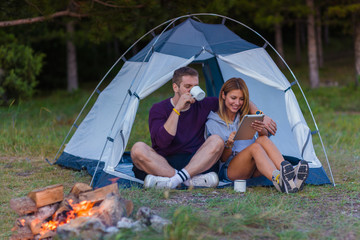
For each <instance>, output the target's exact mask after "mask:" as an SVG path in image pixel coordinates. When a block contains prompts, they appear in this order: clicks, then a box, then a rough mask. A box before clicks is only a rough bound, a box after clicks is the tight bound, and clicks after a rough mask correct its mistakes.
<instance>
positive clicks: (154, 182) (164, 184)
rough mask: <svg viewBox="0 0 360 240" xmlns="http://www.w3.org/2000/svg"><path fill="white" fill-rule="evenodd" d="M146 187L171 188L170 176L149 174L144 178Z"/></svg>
mask: <svg viewBox="0 0 360 240" xmlns="http://www.w3.org/2000/svg"><path fill="white" fill-rule="evenodd" d="M144 188H156V189H170V188H171V182H170V178H168V177H159V176H154V175H151V174H148V175H146V177H145V179H144Z"/></svg>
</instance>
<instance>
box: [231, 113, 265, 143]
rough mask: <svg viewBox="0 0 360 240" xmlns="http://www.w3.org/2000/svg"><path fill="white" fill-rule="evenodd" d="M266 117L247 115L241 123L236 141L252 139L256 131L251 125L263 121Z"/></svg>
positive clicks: (262, 115)
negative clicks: (256, 121)
mask: <svg viewBox="0 0 360 240" xmlns="http://www.w3.org/2000/svg"><path fill="white" fill-rule="evenodd" d="M264 116H265V115H264V114H259V115H245V116H244V117H243V119H242V120H241V122H240V126H239V129H238V130H237V132H236V134H235V136H234V140H249V139H252V138H253V137H254V135H255V133H256V130H255V129H253V128H252V127H251V123H252V122H253V121H255V120H258V121H263V120H264Z"/></svg>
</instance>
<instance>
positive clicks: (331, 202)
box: [0, 65, 360, 239]
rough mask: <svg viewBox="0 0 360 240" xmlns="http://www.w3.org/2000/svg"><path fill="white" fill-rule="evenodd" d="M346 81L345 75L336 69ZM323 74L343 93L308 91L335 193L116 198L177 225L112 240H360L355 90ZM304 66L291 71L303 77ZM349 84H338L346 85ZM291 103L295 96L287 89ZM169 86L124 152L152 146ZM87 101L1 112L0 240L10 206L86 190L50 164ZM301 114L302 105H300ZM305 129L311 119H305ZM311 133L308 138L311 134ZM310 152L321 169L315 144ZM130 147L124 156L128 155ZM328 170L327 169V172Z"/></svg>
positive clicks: (58, 97)
mask: <svg viewBox="0 0 360 240" xmlns="http://www.w3.org/2000/svg"><path fill="white" fill-rule="evenodd" d="M339 67H340V68H341V69H344V71H345V72H349V71H350V69H351V67H349V66H348V67H346V66H344V65H341V66H339ZM326 69H327V70H326V71H325V72H324V73H323V75H325V76H332V77H333V78H334V79H336V80H337V81H339V82H340V83H341V82H345V84H340V86H339V87H322V88H319V89H309V88H307V87H306V84H305V87H304V92H305V94H306V96H307V99H308V101H309V104H310V106H311V108H312V110H313V112H314V115H315V118H316V121H317V125H318V127H319V130H320V132H321V135H322V138H323V141H324V144H325V146H326V150H327V154H328V157H329V161H330V163H331V166H332V170H333V174H334V178H335V181H336V183H337V186H336V187H333V186H329V185H328V186H306V187H305V189H304V191H302V192H300V193H298V194H293V195H285V194H280V193H278V192H277V191H276V190H275V189H274V188H265V187H255V188H248V189H247V192H246V193H245V194H239V193H236V192H234V191H233V190H232V189H231V188H225V189H197V190H192V191H187V190H182V191H180V190H174V191H159V190H143V189H137V188H133V189H121V190H120V193H121V195H122V196H123V197H124V198H127V199H131V200H132V201H133V202H134V204H135V209H138V208H139V207H140V206H149V207H150V208H152V209H153V210H155V211H156V212H157V213H158V214H160V215H161V216H163V217H166V218H168V219H171V220H172V221H173V224H172V225H171V226H169V227H168V228H167V229H166V230H165V231H164V233H157V232H155V231H154V230H151V229H150V230H148V231H146V232H140V233H134V232H131V231H124V232H121V233H119V234H118V235H117V236H114V239H124V238H125V239H254V238H261V239H357V238H359V237H360V183H359V181H358V179H359V177H360V173H359V172H360V164H359V161H360V148H359V147H358V146H360V133H359V132H360V111H359V110H360V89H355V88H354V87H353V86H352V85H351V84H348V79H347V78H348V76H344V74H341V71H339V70H338V69H334V70H333V71H332V70H331V68H330V67H328V68H326ZM302 71H303V67H299V68H296V69H295V71H294V72H295V74H296V75H298V73H300V74H299V75H301V72H302ZM344 78H345V80H344V81H342V80H343V79H344ZM293 89H294V92H295V94H296V96H300V94H299V89H297V88H296V87H293ZM169 92H171V86H170V85H169V84H167V85H165V86H163V87H162V88H161V89H160V90H159V91H157V92H156V94H152V95H150V96H149V98H147V99H146V100H142V101H141V104H140V108H139V111H138V114H137V117H136V121H135V124H134V127H133V129H132V134H131V136H130V140H129V144H128V146H131V145H132V144H133V143H134V142H135V141H139V140H141V141H145V142H147V143H150V138H149V134H148V127H147V118H148V117H147V115H148V111H149V109H150V107H151V105H152V103H153V102H157V101H160V100H162V99H164V98H166V97H170V96H171V95H170V93H169ZM89 94H90V92H89V91H86V90H83V91H78V92H76V93H74V94H68V93H66V92H63V91H57V92H55V93H53V94H51V95H49V96H45V97H37V98H35V99H33V100H31V101H20V102H16V103H14V104H12V105H11V106H8V107H1V108H0V119H1V121H0V182H1V197H0V204H1V205H0V218H1V219H2V221H1V223H0V239H7V238H9V236H10V235H11V230H10V229H11V228H12V227H13V225H14V222H15V220H16V218H17V216H16V214H15V213H14V212H13V211H12V210H11V209H9V201H10V199H11V198H16V197H22V196H25V195H26V194H27V193H28V192H29V191H31V190H34V189H36V188H40V187H44V186H48V185H51V184H57V183H61V184H63V185H64V187H65V192H68V191H69V190H70V188H71V186H72V185H73V184H74V183H76V182H85V183H89V182H90V177H89V176H88V175H87V173H86V172H84V171H80V172H77V171H73V170H69V169H64V168H61V167H58V166H54V165H49V164H48V163H47V162H46V161H45V158H49V160H52V159H53V157H54V156H55V154H56V152H57V151H58V148H59V146H60V145H61V143H62V141H63V139H64V137H65V136H66V134H67V132H68V130H69V128H70V126H71V125H72V123H73V122H74V120H75V118H76V116H77V113H78V112H79V110H80V109H81V107H82V105H83V103H84V102H85V101H86V99H87V97H88V96H89ZM298 99H299V104H300V107H301V108H302V109H303V110H304V112H307V111H305V109H306V108H307V107H306V104H305V102H304V101H302V100H300V99H301V98H299V97H298ZM305 118H306V119H307V122H308V123H310V122H311V121H310V119H311V116H310V115H309V114H305ZM312 125H313V124H309V126H310V128H311V129H312V130H314V128H315V126H312ZM313 142H314V146H315V150H316V152H317V155H318V157H319V159H320V160H321V162H322V163H323V165H324V168H325V169H326V170H327V168H326V165H327V164H326V161H325V156H324V154H323V153H322V146H321V144H320V141H319V139H318V137H317V136H314V137H313ZM128 148H129V147H128ZM327 171H328V170H327Z"/></svg>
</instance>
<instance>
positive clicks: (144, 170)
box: [131, 67, 276, 189]
mask: <svg viewBox="0 0 360 240" xmlns="http://www.w3.org/2000/svg"><path fill="white" fill-rule="evenodd" d="M198 85H199V75H198V72H197V71H196V70H195V69H193V68H190V67H182V68H179V69H177V70H176V71H175V72H174V75H173V79H172V87H173V90H174V96H173V97H172V98H168V99H166V100H163V101H161V102H159V103H156V104H154V105H153V106H152V108H151V110H150V113H149V130H150V135H151V142H152V147H150V146H148V145H147V144H145V143H143V142H137V143H135V144H134V146H133V147H132V149H131V158H132V160H133V164H134V167H133V171H134V173H135V177H137V178H139V179H142V180H144V187H146V188H149V187H155V188H169V189H172V188H176V187H177V186H178V185H179V184H181V183H184V184H185V185H186V186H200V187H216V186H217V185H218V182H219V180H218V176H217V172H218V165H217V160H218V159H219V158H220V156H221V154H222V152H223V149H224V141H223V140H222V139H221V137H219V136H217V135H212V136H210V137H209V138H207V139H206V140H205V138H204V130H205V122H206V120H207V116H208V114H209V113H210V111H213V112H216V111H217V110H218V99H217V98H216V97H206V98H204V99H203V100H201V101H196V100H195V98H194V97H193V96H192V95H191V94H190V91H191V89H192V88H193V87H194V86H198ZM250 108H251V112H252V113H255V112H256V110H257V108H256V106H255V105H254V104H252V103H251V104H250ZM268 122H269V124H268V126H269V125H270V122H271V124H274V123H273V122H272V120H271V119H270V120H269V121H268ZM275 128H276V125H275ZM275 128H273V129H275ZM275 131H276V130H275ZM273 133H275V132H274V131H273Z"/></svg>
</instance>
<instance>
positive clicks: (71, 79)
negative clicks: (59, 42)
mask: <svg viewBox="0 0 360 240" xmlns="http://www.w3.org/2000/svg"><path fill="white" fill-rule="evenodd" d="M66 31H67V34H68V39H67V41H66V48H67V90H68V92H72V91H74V90H77V89H78V88H79V85H78V74H77V62H76V47H75V44H74V42H73V37H74V31H75V30H74V22H73V21H69V22H68V23H67V24H66Z"/></svg>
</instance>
